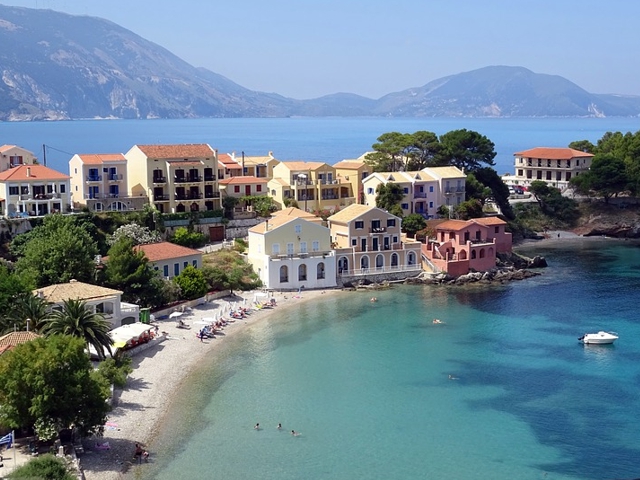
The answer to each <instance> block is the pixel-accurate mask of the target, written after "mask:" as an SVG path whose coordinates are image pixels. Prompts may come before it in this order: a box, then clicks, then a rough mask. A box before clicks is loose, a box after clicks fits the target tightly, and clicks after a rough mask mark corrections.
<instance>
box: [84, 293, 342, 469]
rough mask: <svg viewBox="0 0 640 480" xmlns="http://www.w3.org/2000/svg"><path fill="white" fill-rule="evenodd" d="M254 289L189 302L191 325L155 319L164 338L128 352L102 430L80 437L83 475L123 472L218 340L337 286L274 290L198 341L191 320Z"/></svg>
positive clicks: (249, 297)
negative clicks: (258, 305)
mask: <svg viewBox="0 0 640 480" xmlns="http://www.w3.org/2000/svg"><path fill="white" fill-rule="evenodd" d="M255 292H256V291H249V292H241V294H240V295H236V296H233V297H224V298H221V299H218V300H215V301H212V302H208V303H205V304H203V305H199V306H197V307H194V308H193V309H192V311H191V313H190V315H189V316H186V315H185V317H183V318H184V321H185V323H186V324H187V325H190V326H191V329H179V328H177V326H176V322H175V321H174V320H169V319H168V318H167V319H162V320H157V321H156V322H155V323H156V324H158V326H159V330H160V331H161V332H166V333H167V334H168V335H167V338H166V339H165V340H164V341H163V342H161V343H158V344H157V345H155V346H154V347H152V348H150V349H148V350H146V351H143V352H140V353H139V354H138V355H136V356H134V357H132V367H133V372H132V373H131V374H130V375H129V376H128V377H127V385H126V387H125V388H124V389H117V390H116V391H115V392H114V398H113V409H112V410H111V412H110V414H109V415H108V418H107V427H106V428H105V431H104V436H103V437H102V438H96V437H91V438H88V439H86V440H85V441H84V442H83V443H84V450H85V453H84V454H83V455H82V456H81V458H80V461H81V465H82V469H83V471H84V474H85V477H86V479H87V480H116V479H122V478H125V474H126V473H127V471H128V470H130V467H131V466H133V465H135V464H137V462H136V461H134V459H133V452H134V450H135V444H136V443H140V444H142V445H143V446H146V445H149V444H150V443H152V442H153V440H154V438H155V436H156V435H157V434H158V431H159V428H160V425H161V424H162V420H163V418H164V417H165V415H166V414H167V413H168V412H169V410H170V408H171V405H172V404H173V402H174V400H175V398H176V395H177V393H178V391H179V389H180V386H181V385H182V384H183V382H185V381H186V380H187V379H188V378H189V376H190V375H191V374H192V372H193V371H194V370H195V369H196V367H197V366H198V365H199V363H200V361H201V360H202V359H204V358H205V357H210V356H211V355H212V354H213V355H215V353H216V348H215V345H216V344H217V343H218V342H221V341H224V339H225V338H229V337H233V335H234V334H236V333H237V332H240V331H242V330H243V329H245V328H247V327H248V326H250V325H253V324H255V323H257V322H264V321H265V320H267V319H269V318H272V317H273V316H274V315H275V314H276V312H280V313H281V314H283V313H286V312H287V311H289V310H290V309H292V308H295V307H296V306H299V305H301V304H302V303H306V302H309V301H311V300H313V299H316V298H318V297H319V296H321V295H324V294H327V295H332V294H333V295H335V294H336V293H338V292H341V290H337V289H329V290H305V291H303V292H302V293H301V294H298V293H296V292H286V293H275V294H274V297H275V299H276V301H277V306H276V307H274V308H269V309H261V310H253V311H252V312H251V314H250V315H249V316H247V317H246V318H244V319H238V320H235V322H233V323H230V324H229V325H227V326H226V327H224V333H223V335H216V338H213V339H204V340H203V341H200V339H198V338H197V337H196V333H197V331H198V326H197V325H193V322H194V321H199V320H202V319H203V318H205V317H213V316H214V315H215V314H216V313H218V312H220V311H221V310H222V309H223V308H225V307H227V306H228V305H229V304H230V303H236V302H238V303H239V304H242V302H243V300H244V301H245V302H246V303H245V306H249V305H252V303H253V295H254V294H255ZM225 318H228V316H225ZM107 442H108V445H109V449H100V448H96V447H97V445H98V444H100V445H103V444H105V443H107ZM150 455H151V461H153V456H154V452H153V451H151V452H150Z"/></svg>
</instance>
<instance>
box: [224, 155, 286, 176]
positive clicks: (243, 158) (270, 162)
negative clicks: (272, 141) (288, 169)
mask: <svg viewBox="0 0 640 480" xmlns="http://www.w3.org/2000/svg"><path fill="white" fill-rule="evenodd" d="M233 158H234V159H235V161H236V162H237V163H238V164H240V166H241V168H242V174H243V175H250V176H254V177H257V178H267V179H268V178H273V169H274V168H275V166H276V165H278V164H279V163H280V160H278V159H277V158H275V157H274V156H273V152H269V153H268V154H267V155H264V156H260V155H258V156H249V155H240V156H238V155H235V154H234V155H233Z"/></svg>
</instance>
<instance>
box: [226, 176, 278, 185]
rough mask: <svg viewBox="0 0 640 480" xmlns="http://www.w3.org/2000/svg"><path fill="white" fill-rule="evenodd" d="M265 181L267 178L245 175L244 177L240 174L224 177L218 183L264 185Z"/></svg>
mask: <svg viewBox="0 0 640 480" xmlns="http://www.w3.org/2000/svg"><path fill="white" fill-rule="evenodd" d="M267 181H268V180H267V179H266V178H258V177H252V176H249V175H247V176H246V177H242V176H241V177H229V178H225V179H224V180H220V181H219V182H218V183H219V184H220V185H246V184H254V183H261V184H264V185H266V184H267Z"/></svg>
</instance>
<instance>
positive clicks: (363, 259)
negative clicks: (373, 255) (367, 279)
mask: <svg viewBox="0 0 640 480" xmlns="http://www.w3.org/2000/svg"><path fill="white" fill-rule="evenodd" d="M360 268H361V269H362V270H366V269H367V268H369V257H367V256H366V255H363V256H362V257H361V258H360Z"/></svg>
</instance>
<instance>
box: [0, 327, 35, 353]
mask: <svg viewBox="0 0 640 480" xmlns="http://www.w3.org/2000/svg"><path fill="white" fill-rule="evenodd" d="M36 338H40V335H38V334H37V333H34V332H25V331H20V332H11V333H7V334H6V335H4V336H3V337H0V354H1V353H3V352H5V351H7V350H10V349H12V348H13V347H15V346H17V345H20V344H22V343H27V342H30V341H31V340H34V339H36Z"/></svg>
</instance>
